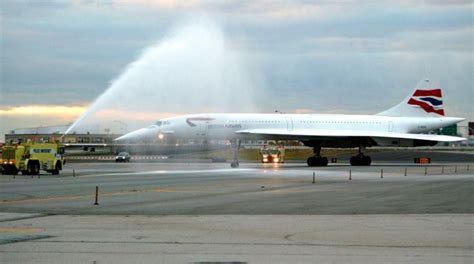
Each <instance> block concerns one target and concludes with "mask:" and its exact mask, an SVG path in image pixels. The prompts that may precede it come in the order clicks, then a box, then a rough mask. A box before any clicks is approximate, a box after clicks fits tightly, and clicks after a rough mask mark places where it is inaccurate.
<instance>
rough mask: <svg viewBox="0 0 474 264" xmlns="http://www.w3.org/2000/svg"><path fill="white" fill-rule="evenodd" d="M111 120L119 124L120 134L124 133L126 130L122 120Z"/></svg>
mask: <svg viewBox="0 0 474 264" xmlns="http://www.w3.org/2000/svg"><path fill="white" fill-rule="evenodd" d="M112 122H117V123H119V124H121V125H122V126H121V127H120V129H121V130H122V134H125V132H126V131H127V124H125V123H124V122H122V121H120V120H114V121H112Z"/></svg>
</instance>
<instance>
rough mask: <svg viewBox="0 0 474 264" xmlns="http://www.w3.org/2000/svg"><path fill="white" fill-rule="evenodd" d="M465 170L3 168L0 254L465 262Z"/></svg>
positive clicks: (64, 258) (24, 258)
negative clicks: (37, 171) (13, 171)
mask: <svg viewBox="0 0 474 264" xmlns="http://www.w3.org/2000/svg"><path fill="white" fill-rule="evenodd" d="M405 170H406V176H405ZM473 171H474V164H470V163H451V164H432V165H427V166H425V165H413V164H397V163H390V164H380V163H379V164H375V166H371V167H351V166H347V165H344V164H343V165H340V164H339V165H333V166H329V167H327V168H309V167H307V166H306V165H305V164H302V163H291V164H279V165H272V164H265V165H263V164H257V163H243V164H241V167H240V168H239V169H231V168H229V165H228V164H225V163H162V162H160V163H111V162H109V163H107V162H98V163H70V164H67V165H66V169H65V170H64V171H63V172H62V174H61V175H59V176H52V175H40V177H39V178H38V177H37V176H35V177H31V176H23V175H17V176H15V178H14V177H13V176H6V175H2V177H0V212H1V213H0V263H12V262H21V263H28V262H29V263H41V262H44V263H64V262H68V263H75V262H78V263H79V262H80V263H84V262H89V263H94V262H96V263H101V262H114V263H130V262H136V261H137V260H140V261H143V262H170V263H199V262H242V263H245V262H248V263H289V262H300V263H314V262H315V261H316V262H353V263H367V262H385V263H390V262H392V263H395V262H397V263H399V262H417V263H435V262H437V263H471V262H472V261H473V260H474V253H473V252H474V251H473V249H474V243H473V237H474V233H473V232H474V231H473V226H474V217H473V216H474V215H473V214H472V213H473V211H474V209H473V206H472V204H473V201H474V199H473V198H474V193H473V191H472V190H474V188H473V187H474V174H473ZM313 173H314V175H315V177H314V180H315V181H314V183H313ZM96 186H98V187H99V192H98V194H99V197H98V203H99V204H98V205H94V202H95V188H96Z"/></svg>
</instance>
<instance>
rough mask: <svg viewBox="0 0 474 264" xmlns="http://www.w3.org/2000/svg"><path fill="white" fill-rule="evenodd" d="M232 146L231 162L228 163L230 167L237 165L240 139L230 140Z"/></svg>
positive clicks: (236, 166)
mask: <svg viewBox="0 0 474 264" xmlns="http://www.w3.org/2000/svg"><path fill="white" fill-rule="evenodd" d="M230 145H231V147H232V155H233V158H232V162H231V163H230V167H231V168H238V167H239V149H240V139H234V140H231V141H230Z"/></svg>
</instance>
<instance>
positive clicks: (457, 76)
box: [0, 0, 474, 141]
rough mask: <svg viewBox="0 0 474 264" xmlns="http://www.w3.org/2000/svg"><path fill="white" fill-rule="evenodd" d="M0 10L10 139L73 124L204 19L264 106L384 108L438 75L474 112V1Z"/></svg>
mask: <svg viewBox="0 0 474 264" xmlns="http://www.w3.org/2000/svg"><path fill="white" fill-rule="evenodd" d="M0 12H1V14H0V26H1V39H0V41H1V43H0V45H1V46H0V56H1V57H0V62H1V64H0V67H1V68H0V89H1V94H0V141H2V140H3V135H4V134H5V133H6V132H8V131H9V130H11V129H13V128H19V127H32V126H39V125H58V124H66V123H69V122H73V121H74V120H75V119H76V118H78V117H79V115H80V114H81V113H83V112H84V111H85V110H86V109H87V107H88V106H89V105H91V104H92V102H93V101H94V100H96V99H97V97H98V96H99V95H100V94H102V93H103V92H104V91H105V90H106V89H107V88H108V87H109V86H110V84H111V83H112V82H113V80H116V79H117V78H118V77H119V76H120V75H121V74H122V73H123V72H124V71H126V69H127V68H126V67H127V65H129V64H130V63H132V62H133V61H135V60H137V59H138V58H140V56H142V54H143V52H144V50H145V49H147V48H150V47H153V45H156V43H160V41H162V40H163V39H166V38H167V37H169V35H170V34H172V32H174V31H176V30H177V29H179V27H180V26H182V25H183V24H186V23H189V20H190V19H191V20H192V18H193V17H206V19H207V20H210V21H213V22H212V23H215V25H216V27H218V28H219V29H218V30H219V32H221V33H222V35H223V37H224V39H225V43H226V47H228V48H229V49H231V50H232V51H233V54H238V58H239V61H242V65H243V66H241V67H242V68H244V71H243V72H246V73H247V74H248V75H252V77H251V78H250V79H252V80H253V81H252V85H251V87H252V89H256V90H258V92H257V93H255V94H257V95H258V96H259V98H258V100H257V101H258V109H257V110H259V111H263V112H272V111H274V110H275V109H278V110H281V111H286V112H319V113H338V112H339V113H360V114H368V113H377V112H380V111H383V110H385V109H386V108H389V107H390V106H392V105H394V104H396V103H398V102H399V101H401V100H402V99H403V98H404V97H406V96H407V95H408V94H409V93H410V92H411V91H412V89H413V88H414V87H415V85H416V83H417V82H418V81H419V80H420V79H422V78H425V77H428V78H430V79H432V80H434V81H436V82H439V84H440V85H441V87H442V88H443V92H444V95H443V96H444V98H443V99H444V103H445V110H446V112H447V115H449V116H461V117H466V118H468V119H470V120H473V119H474V116H473V115H474V107H473V105H474V104H473V101H474V100H473V98H474V91H473V90H474V77H473V72H474V71H473V63H474V53H473V49H474V27H473V20H474V4H473V1H468V0H454V1H442V0H431V1H430V0H425V1H370V0H369V1H356V0H352V1H351V0H348V1H329V0H327V1H303V0H301V1H266V0H260V1H259V0H253V1H231V0H230V1H199V0H194V1H174V0H161V1H146V0H136V1H134V0H130V1H113V0H108V1H43V0H39V1H21V0H20V1H13V0H12V1H10V0H3V1H0ZM186 21H188V22H186ZM198 48H199V47H196V49H198ZM197 52H200V51H199V50H198V51H197ZM240 73H242V71H240ZM255 80H257V81H255ZM137 96H138V95H137ZM176 100H177V102H178V101H179V100H180V99H179V98H176ZM234 108H235V107H234ZM192 110H193V111H195V109H192ZM198 110H199V109H198ZM203 110H209V108H206V106H203ZM212 110H215V111H219V110H220V109H216V108H213V109H212ZM225 110H228V109H225ZM231 110H235V111H239V112H248V111H246V110H245V109H231ZM252 110H253V109H252ZM160 111H162V112H163V111H164V109H160V108H159V107H158V108H157V109H156V112H160ZM170 112H176V113H185V112H189V111H187V110H182V111H167V113H168V114H170ZM162 114H163V113H162ZM157 116H159V114H158V113H157ZM151 118H153V117H151ZM144 121H149V120H144Z"/></svg>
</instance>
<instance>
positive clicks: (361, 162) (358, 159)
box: [350, 144, 372, 166]
mask: <svg viewBox="0 0 474 264" xmlns="http://www.w3.org/2000/svg"><path fill="white" fill-rule="evenodd" d="M364 152H365V146H364V145H362V144H361V145H360V146H359V154H357V155H356V156H353V157H351V160H350V161H351V165H352V166H370V164H371V163H372V159H371V158H370V157H369V156H365V155H364Z"/></svg>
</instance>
